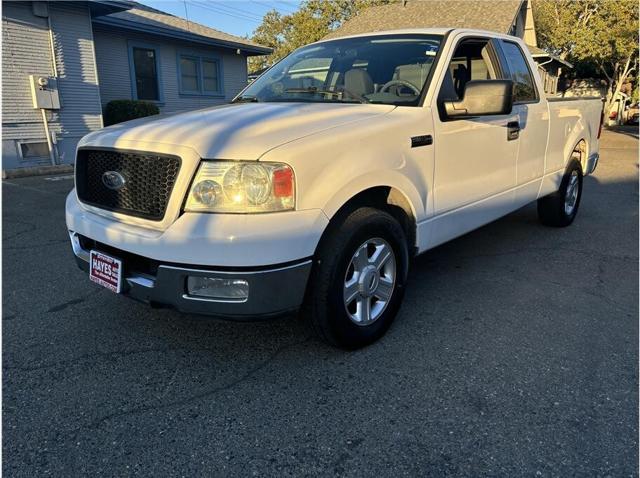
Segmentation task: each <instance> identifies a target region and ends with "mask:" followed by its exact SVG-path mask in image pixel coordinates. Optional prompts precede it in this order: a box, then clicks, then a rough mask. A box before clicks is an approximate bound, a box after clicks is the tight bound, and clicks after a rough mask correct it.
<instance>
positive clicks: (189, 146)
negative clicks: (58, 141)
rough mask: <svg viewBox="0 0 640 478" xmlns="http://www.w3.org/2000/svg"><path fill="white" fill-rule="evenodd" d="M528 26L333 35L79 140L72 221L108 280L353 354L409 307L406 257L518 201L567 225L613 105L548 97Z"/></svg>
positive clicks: (76, 239)
mask: <svg viewBox="0 0 640 478" xmlns="http://www.w3.org/2000/svg"><path fill="white" fill-rule="evenodd" d="M536 71H537V69H536V66H535V63H533V60H532V58H531V56H530V55H529V53H528V50H527V48H526V47H525V45H524V44H523V42H522V41H521V40H519V39H518V38H514V37H511V36H506V35H499V34H496V33H490V32H484V31H472V30H462V29H452V30H451V29H428V30H420V29H416V30H404V31H392V32H382V33H376V34H369V35H359V36H353V37H346V38H341V39H336V40H329V41H322V42H318V43H314V44H312V45H308V46H306V47H303V48H300V49H298V50H296V51H295V52H293V53H292V54H290V55H289V56H288V57H286V58H285V59H283V60H282V61H280V62H279V63H277V64H276V65H275V66H273V67H272V68H271V69H269V70H268V71H267V72H265V73H264V74H263V75H262V76H260V77H259V78H258V79H257V80H255V81H254V82H253V83H252V84H251V85H249V86H248V87H247V88H246V89H245V90H244V91H243V92H242V93H240V94H239V95H238V96H237V97H236V99H235V100H234V104H230V105H225V106H222V107H214V108H209V109H204V110H199V111H193V112H188V113H182V114H178V115H174V116H168V117H160V118H156V119H153V118H151V119H142V120H134V121H131V122H128V123H124V124H120V125H116V126H113V127H109V128H106V129H104V130H101V131H99V132H95V133H92V134H90V135H88V136H86V137H85V138H84V139H83V140H82V141H81V143H80V145H79V148H78V154H77V162H76V188H75V190H74V191H72V192H71V193H70V194H69V196H68V198H67V204H66V218H67V226H68V229H69V234H70V238H71V243H72V246H73V250H74V252H75V255H76V259H77V262H78V264H79V265H80V267H81V268H82V269H83V270H85V271H87V272H89V275H90V278H91V280H93V281H95V282H97V283H100V284H101V285H104V286H106V287H108V288H110V289H112V290H113V291H115V292H120V293H122V294H125V295H128V296H130V297H132V298H135V299H138V300H142V301H145V302H149V303H151V304H153V305H166V306H171V307H175V308H177V309H178V310H181V311H184V312H189V313H202V314H212V315H217V316H222V317H226V318H236V319H244V318H255V317H270V316H274V315H279V314H282V313H285V312H289V311H295V310H299V309H301V308H302V309H303V310H304V314H305V315H306V316H307V317H308V318H309V319H310V321H311V323H312V324H313V325H314V327H315V329H316V330H317V332H318V334H319V335H320V336H321V337H322V338H324V339H325V340H327V341H328V342H329V343H332V344H334V345H337V346H340V347H344V348H357V347H362V346H364V345H367V344H369V343H371V342H373V341H375V340H376V339H378V338H379V337H381V336H382V335H383V334H384V332H385V331H386V330H387V329H388V327H389V326H390V325H391V323H392V321H393V319H394V318H395V316H396V315H397V313H398V309H399V307H400V303H401V301H402V296H403V293H404V290H405V286H406V281H407V271H408V268H409V263H410V260H411V258H412V257H413V256H415V255H416V254H420V253H422V252H424V251H426V250H429V249H431V248H433V247H435V246H437V245H439V244H442V243H443V242H445V241H448V240H450V239H453V238H455V237H457V236H460V235H462V234H465V233H466V232H469V231H471V230H473V229H475V228H477V227H480V226H482V225H483V224H486V223H488V222H490V221H493V220H495V219H497V218H499V217H501V216H503V215H505V214H508V213H509V212H511V211H514V210H515V209H518V208H520V207H522V206H524V205H525V204H527V203H529V202H531V201H536V200H537V202H538V214H539V217H540V220H541V221H542V223H544V224H546V225H549V226H559V227H562V226H568V225H569V224H571V223H572V221H573V220H574V218H575V217H576V214H577V212H578V208H579V205H580V198H581V195H582V187H583V177H584V176H585V175H587V174H590V173H592V172H593V171H594V169H595V167H596V165H597V161H598V138H599V133H600V127H601V120H602V104H601V102H600V100H597V99H596V100H588V99H576V100H573V99H571V100H569V99H559V98H554V99H552V100H550V99H547V98H545V97H544V94H543V88H542V85H541V82H540V79H539V77H538V75H537V73H536Z"/></svg>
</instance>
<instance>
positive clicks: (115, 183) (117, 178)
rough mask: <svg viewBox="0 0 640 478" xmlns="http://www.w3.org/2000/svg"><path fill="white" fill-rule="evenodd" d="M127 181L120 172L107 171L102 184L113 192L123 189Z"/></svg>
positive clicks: (103, 175)
mask: <svg viewBox="0 0 640 478" xmlns="http://www.w3.org/2000/svg"><path fill="white" fill-rule="evenodd" d="M126 182H127V181H126V180H125V179H124V176H123V175H122V174H120V173H119V172H118V171H106V172H105V173H103V174H102V184H104V185H105V186H106V187H108V188H109V189H112V190H113V191H118V190H120V189H122V188H123V187H124V185H125V183H126Z"/></svg>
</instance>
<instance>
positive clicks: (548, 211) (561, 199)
mask: <svg viewBox="0 0 640 478" xmlns="http://www.w3.org/2000/svg"><path fill="white" fill-rule="evenodd" d="M582 179H583V178H582V167H581V166H580V163H579V162H578V161H576V160H572V161H571V163H569V166H568V167H567V172H566V173H565V175H564V176H563V177H562V181H561V182H560V189H558V191H556V192H555V193H553V194H550V195H549V196H545V197H543V198H540V199H538V217H539V218H540V222H541V223H542V224H544V225H545V226H553V227H566V226H568V225H569V224H571V223H572V222H573V220H574V219H575V217H576V214H578V207H579V206H580V198H581V197H582Z"/></svg>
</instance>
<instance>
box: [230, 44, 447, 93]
mask: <svg viewBox="0 0 640 478" xmlns="http://www.w3.org/2000/svg"><path fill="white" fill-rule="evenodd" d="M441 40H442V37H441V36H440V35H415V34H412V35H408V34H407V35H378V36H368V37H358V38H345V39H340V40H332V41H328V42H323V43H319V44H315V45H309V46H306V47H303V48H300V49H298V50H296V51H294V52H293V53H291V54H290V55H289V56H287V57H286V58H284V59H283V60H282V61H280V62H279V63H277V64H276V65H275V66H273V67H272V68H271V69H269V70H268V71H267V72H266V73H264V74H263V75H262V76H261V77H259V78H258V79H257V80H255V81H254V83H252V84H251V85H249V87H247V89H246V90H245V91H244V92H243V93H242V95H241V96H239V97H238V98H236V101H260V102H262V101H265V102H268V101H274V102H275V101H278V102H280V101H306V102H323V103H325V102H342V103H345V102H346V103H357V102H359V103H380V104H390V105H404V106H416V105H418V103H419V101H420V95H421V92H422V89H423V87H424V85H425V82H426V80H427V77H428V75H429V72H430V71H431V68H432V66H433V63H434V60H435V58H436V54H437V53H438V49H439V48H440V42H441Z"/></svg>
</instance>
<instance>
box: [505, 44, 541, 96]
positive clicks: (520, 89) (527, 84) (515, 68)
mask: <svg viewBox="0 0 640 478" xmlns="http://www.w3.org/2000/svg"><path fill="white" fill-rule="evenodd" d="M501 45H502V52H503V53H504V56H505V58H506V60H507V66H508V68H509V74H510V79H511V80H512V81H513V102H514V103H515V104H517V103H534V102H536V101H538V92H537V90H536V86H535V82H534V81H533V75H532V74H531V70H530V69H529V63H528V62H527V59H526V58H525V56H524V54H523V53H522V50H521V49H520V46H519V45H518V44H517V43H514V42H510V41H507V40H502V41H501Z"/></svg>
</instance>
